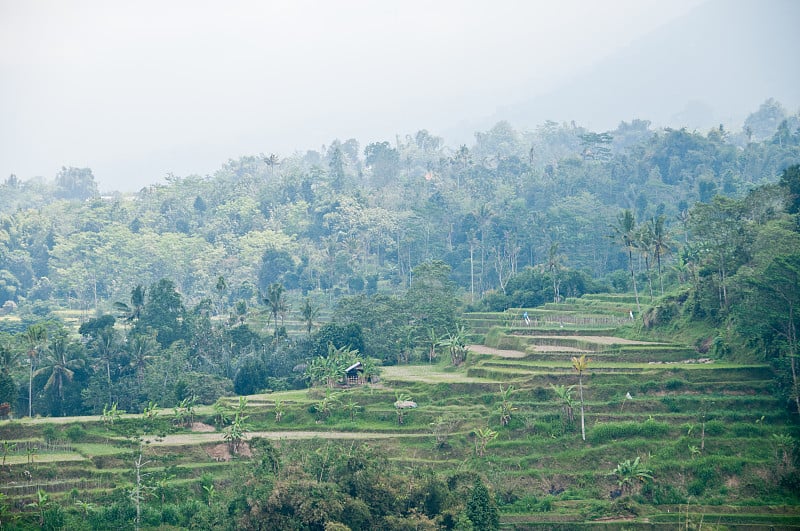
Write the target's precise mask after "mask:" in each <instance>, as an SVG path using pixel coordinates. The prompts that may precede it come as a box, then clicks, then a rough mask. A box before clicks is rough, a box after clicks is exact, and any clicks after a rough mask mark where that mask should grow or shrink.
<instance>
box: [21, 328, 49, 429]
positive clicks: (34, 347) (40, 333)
mask: <svg viewBox="0 0 800 531" xmlns="http://www.w3.org/2000/svg"><path fill="white" fill-rule="evenodd" d="M25 341H26V343H27V344H28V364H29V365H30V367H29V371H28V416H29V417H32V416H33V372H34V367H35V365H36V360H37V359H38V358H39V355H40V354H41V352H42V350H43V349H44V347H45V345H46V344H47V328H45V327H44V325H43V324H39V323H37V324H33V325H31V326H29V327H28V329H27V330H26V331H25Z"/></svg>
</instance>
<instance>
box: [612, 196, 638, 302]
mask: <svg viewBox="0 0 800 531" xmlns="http://www.w3.org/2000/svg"><path fill="white" fill-rule="evenodd" d="M614 235H615V236H616V240H617V242H618V243H621V244H622V246H623V247H624V248H625V251H626V252H627V253H628V270H629V271H630V274H631V281H632V282H633V294H634V296H635V297H636V310H637V311H638V312H641V311H642V307H641V305H640V304H639V291H638V290H637V289H636V272H635V270H634V267H633V251H634V249H635V248H636V219H635V218H634V217H633V212H631V211H630V210H629V209H625V210H623V211H622V213H621V214H620V215H619V216H618V217H617V224H616V226H614Z"/></svg>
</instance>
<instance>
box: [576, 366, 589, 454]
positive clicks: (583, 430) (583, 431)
mask: <svg viewBox="0 0 800 531" xmlns="http://www.w3.org/2000/svg"><path fill="white" fill-rule="evenodd" d="M591 361H592V360H591V359H588V358H587V357H586V354H583V355H581V357H580V358H576V357H574V356H573V358H572V368H573V369H575V370H576V371H578V389H580V396H581V438H582V439H583V440H584V441H585V440H586V423H585V422H584V414H583V371H585V370H587V369H588V368H589V362H591Z"/></svg>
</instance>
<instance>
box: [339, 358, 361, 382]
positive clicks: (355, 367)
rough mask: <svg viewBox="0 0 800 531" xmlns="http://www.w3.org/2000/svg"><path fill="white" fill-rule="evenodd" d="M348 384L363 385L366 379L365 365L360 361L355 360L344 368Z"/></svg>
mask: <svg viewBox="0 0 800 531" xmlns="http://www.w3.org/2000/svg"><path fill="white" fill-rule="evenodd" d="M344 374H345V381H346V383H347V385H362V384H364V383H365V381H364V366H363V365H362V364H361V362H360V361H357V362H355V363H354V364H352V365H350V366H349V367H348V368H346V369H345V370H344Z"/></svg>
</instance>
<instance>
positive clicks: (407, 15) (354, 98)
mask: <svg viewBox="0 0 800 531" xmlns="http://www.w3.org/2000/svg"><path fill="white" fill-rule="evenodd" d="M702 2H703V0H580V1H579V0H558V1H555V0H553V1H548V2H544V1H532V0H521V1H505V2H500V1H495V2H489V1H488V0H486V1H472V0H437V1H434V2H430V1H415V0H412V1H409V0H405V1H403V2H390V1H384V0H374V1H359V0H333V1H329V0H320V1H289V0H285V1H283V0H281V1H276V0H271V1H225V2H222V1H219V2H208V1H198V0H192V1H164V0H159V1H152V0H137V1H113V0H90V1H69V0H47V1H44V0H43V1H37V0H0V179H5V178H6V177H7V176H8V175H9V174H11V173H15V174H17V176H18V177H20V178H21V179H29V178H31V177H33V176H44V177H46V178H48V179H52V178H53V177H54V176H55V174H56V172H57V171H58V169H59V168H60V167H61V166H62V165H66V166H80V167H86V166H88V167H90V168H92V170H93V171H94V174H95V177H96V178H97V180H98V182H99V184H100V188H101V190H111V189H118V190H135V189H138V188H141V187H142V186H145V185H147V184H150V183H154V182H158V181H161V180H162V179H163V177H164V176H165V175H166V174H167V173H169V172H172V173H174V174H176V175H188V174H191V173H199V174H208V173H212V172H213V171H214V170H216V169H217V168H219V166H221V165H222V164H223V163H224V162H225V161H226V160H227V159H229V158H236V157H238V156H240V155H249V154H257V153H272V152H274V153H277V154H279V155H289V154H291V153H293V152H294V151H298V150H306V149H318V148H319V147H320V146H321V145H322V144H328V143H330V141H331V140H333V139H334V138H340V139H341V140H346V139H347V138H351V137H355V138H357V139H358V140H359V141H360V142H361V144H362V147H363V146H364V145H366V144H367V143H369V142H372V141H378V140H393V139H394V137H395V135H396V134H401V135H405V134H408V133H414V132H415V131H417V130H419V129H423V128H426V129H428V130H429V131H431V132H432V133H435V134H441V132H442V131H445V130H448V129H450V128H452V127H453V126H455V125H457V124H458V123H459V122H463V121H471V120H475V119H478V118H480V117H483V116H487V115H490V114H491V113H492V112H493V111H494V110H495V109H496V108H497V107H499V106H502V105H507V104H509V103H513V102H514V101H517V100H519V99H522V98H524V97H527V96H530V95H531V94H536V93H538V92H543V91H546V90H548V89H551V88H553V87H555V86H557V84H558V83H559V82H560V81H563V80H564V79H567V78H569V77H570V76H571V75H573V74H575V73H576V72H578V71H580V70H584V69H587V68H589V67H591V66H592V65H593V64H595V63H596V62H597V61H598V60H600V59H601V58H603V57H605V56H607V55H608V54H610V53H612V52H614V51H615V50H617V49H619V48H621V47H623V46H625V45H626V44H629V43H630V42H632V41H633V40H635V39H636V38H637V37H640V36H641V35H644V34H646V33H648V32H649V31H652V30H653V29H655V28H657V27H658V26H661V25H663V24H665V23H666V22H668V21H669V20H672V19H674V18H675V17H677V16H680V15H682V14H685V13H686V12H688V11H689V10H690V9H692V8H693V7H695V6H697V5H699V4H701V3H702Z"/></svg>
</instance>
